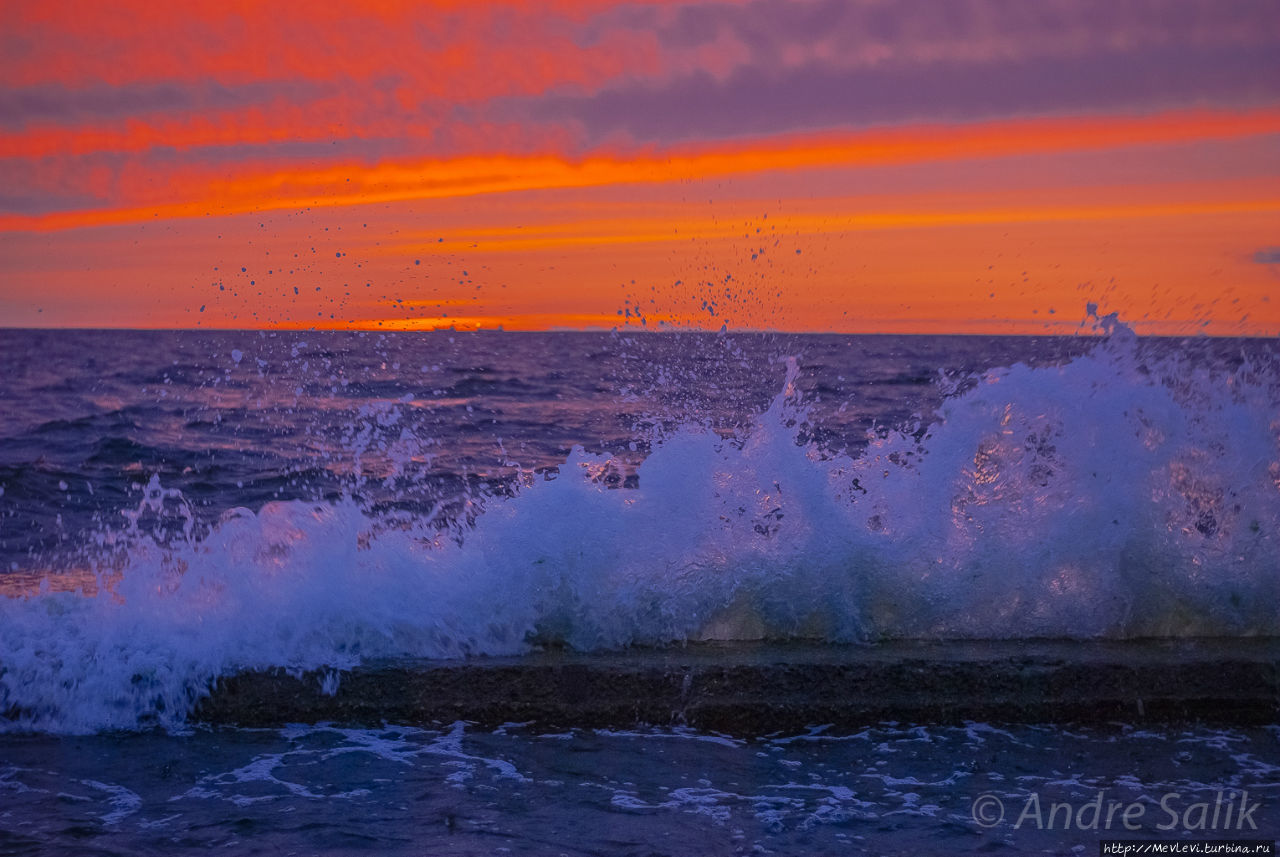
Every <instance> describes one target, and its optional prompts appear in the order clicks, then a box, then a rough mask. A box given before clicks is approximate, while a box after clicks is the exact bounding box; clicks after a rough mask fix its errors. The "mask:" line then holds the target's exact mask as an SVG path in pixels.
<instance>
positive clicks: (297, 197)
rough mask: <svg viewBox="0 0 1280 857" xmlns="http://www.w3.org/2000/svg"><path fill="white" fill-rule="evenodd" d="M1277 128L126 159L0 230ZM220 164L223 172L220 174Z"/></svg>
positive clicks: (1273, 114) (1180, 124) (1022, 124)
mask: <svg viewBox="0 0 1280 857" xmlns="http://www.w3.org/2000/svg"><path fill="white" fill-rule="evenodd" d="M1276 133H1280V111H1274V110H1265V111H1253V112H1229V113H1228V112H1211V111H1179V112H1172V113H1166V114H1160V115H1156V116H1152V117H1145V118H1127V119H1121V118H1115V117H1091V118H1089V117H1087V118H1055V119H1036V120H1009V121H1000V122H985V123H974V124H970V125H960V126H954V125H923V126H915V127H908V128H893V129H885V130H877V131H870V132H865V133H861V134H840V135H832V134H826V135H811V136H798V137H796V136H793V137H782V138H777V137H774V138H766V139H761V140H753V141H749V142H745V143H732V144H718V145H702V146H688V147H683V148H680V149H672V150H667V151H641V152H619V153H614V154H610V153H604V152H601V153H595V154H592V155H590V156H588V157H584V158H582V159H578V160H573V159H569V158H566V157H565V156H563V155H550V154H548V155H529V156H515V155H476V156H469V157H461V158H453V159H447V160H430V161H416V162H413V161H408V162H390V163H381V164H373V165H369V164H365V163H355V162H348V163H341V164H327V165H324V166H321V167H313V168H302V167H297V166H291V165H288V164H280V163H244V164H236V165H230V166H219V167H217V168H214V167H211V166H209V167H203V168H192V167H184V168H183V169H181V170H172V171H170V172H168V173H164V172H157V171H156V170H153V169H144V168H143V167H142V166H141V165H135V166H133V167H130V168H128V169H126V170H123V171H122V172H121V173H120V174H119V175H114V176H104V177H102V179H101V181H102V182H103V185H102V187H101V188H100V192H102V193H104V194H106V193H114V194H115V195H116V196H117V197H118V204H117V205H115V206H112V207H103V208H95V209H83V210H77V211H62V212H54V213H50V214H44V215H16V214H15V215H5V216H0V229H6V230H31V231H47V230H58V229H68V228H76V227H83V226H97V225H103V224H110V223H128V222H136V221H141V220H151V219H154V218H172V217H203V216H208V215H228V214H238V213H247V212H260V211H269V210H288V209H302V208H308V207H316V206H319V207H324V206H348V205H367V204H374V203H389V202H401V201H409V200H427V199H440V198H449V197H461V196H470V195H477V194H490V193H505V192H516V191H529V190H545V189H564V188H583V187H601V186H607V185H626V184H644V183H664V182H677V181H681V180H688V179H695V178H706V177H715V176H721V175H734V174H751V173H762V172H770V171H778V170H793V169H806V168H819V167H833V166H841V167H864V166H877V165H887V164H903V163H921V162H937V161H957V160H966V159H981V158H995V157H1000V156H1008V155H1025V154H1035V153H1048V152H1068V151H1091V150H1101V149H1109V148H1117V147H1124V146H1132V145H1142V144H1152V143H1178V142H1188V141H1196V140H1222V139H1233V138H1241V137H1250V136H1259V135H1267V134H1276ZM228 171H231V173H230V175H228Z"/></svg>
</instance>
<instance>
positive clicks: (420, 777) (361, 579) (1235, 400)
mask: <svg viewBox="0 0 1280 857" xmlns="http://www.w3.org/2000/svg"><path fill="white" fill-rule="evenodd" d="M1112 327H1113V330H1112V335H1111V336H1110V337H1103V338H1095V337H1085V338H1078V339H1072V338H1067V339H1061V338H1041V339H1030V338H984V337H892V336H885V337H880V336H877V337H848V336H781V335H714V334H651V335H625V334H618V333H574V334H569V333H556V334H512V333H489V334H460V333H449V332H438V333H431V334H354V333H350V334H349V333H257V332H236V333H206V332H200V333H195V332H183V333H167V332H61V331H59V332H53V331H50V332H32V331H3V332H0V357H2V358H3V360H4V364H3V365H5V366H6V367H7V371H6V373H5V374H4V375H3V377H0V492H2V493H0V568H3V569H4V571H2V572H0V587H2V588H3V591H4V593H5V594H4V595H3V596H0V726H2V729H3V731H4V732H5V733H7V734H6V735H5V737H4V738H3V740H2V741H0V852H3V853H32V854H35V853H66V852H77V853H104V854H107V853H110V854H114V853H120V854H123V853H130V854H132V853H150V852H155V853H187V852H195V851H205V850H207V849H209V848H223V849H230V851H231V852H233V853H251V852H271V853H277V852H279V853H302V854H309V853H351V852H353V851H370V852H373V853H404V854H420V853H445V854H479V853H484V854H489V853H525V854H543V853H553V854H554V853H565V854H601V853H604V854H691V853H696V854H747V853H789V854H797V853H819V854H834V853H855V854H918V853H973V852H987V851H995V852H1003V853H1010V854H1020V853H1076V852H1075V851H1073V849H1078V848H1079V847H1083V848H1084V849H1085V850H1084V852H1082V853H1093V851H1094V850H1095V849H1096V843H1097V841H1098V840H1099V839H1101V838H1124V837H1125V836H1129V835H1131V834H1130V833H1129V832H1121V835H1120V836H1119V837H1114V836H1113V837H1107V836H1103V835H1102V834H1103V832H1105V831H1099V830H1085V831H1080V830H1071V831H1068V830H1063V829H1062V828H1061V826H1059V827H1057V828H1054V829H1044V828H1043V827H1042V826H1041V825H1037V824H1036V823H1035V822H1034V820H1032V821H1029V822H1027V823H1024V824H1022V825H1018V826H1015V825H1014V823H1013V822H1014V820H1015V819H1016V814H1018V813H1021V812H1022V811H1023V810H1024V809H1026V807H1027V806H1028V804H1027V801H1028V800H1030V799H1031V796H1032V795H1033V794H1034V795H1036V796H1037V797H1038V799H1039V800H1042V801H1043V802H1044V804H1045V808H1046V811H1047V807H1048V805H1049V804H1050V803H1051V802H1054V801H1056V802H1068V803H1072V804H1073V806H1074V807H1075V808H1076V809H1079V808H1080V805H1082V804H1083V803H1087V802H1088V801H1091V800H1093V799H1094V798H1095V797H1096V795H1097V794H1098V793H1099V792H1100V791H1101V792H1104V793H1105V795H1104V797H1105V799H1106V800H1107V801H1112V800H1116V801H1121V802H1122V803H1124V804H1125V805H1128V804H1130V803H1133V802H1138V803H1140V804H1142V805H1143V806H1145V807H1146V810H1145V811H1146V812H1147V815H1146V816H1145V819H1146V821H1145V822H1144V824H1145V826H1144V827H1142V828H1141V831H1139V832H1138V833H1134V834H1132V835H1133V836H1141V835H1146V834H1149V835H1152V836H1161V837H1164V838H1170V837H1173V838H1182V839H1184V840H1185V839H1193V838H1197V837H1200V838H1205V837H1203V836H1202V834H1204V833H1205V831H1204V830H1197V829H1195V826H1194V824H1190V823H1189V821H1188V818H1187V817H1184V816H1182V815H1179V816H1178V821H1177V824H1175V825H1174V826H1173V827H1172V828H1170V829H1169V830H1161V829H1159V828H1157V826H1156V825H1158V824H1160V823H1162V822H1164V821H1166V820H1167V819H1166V816H1165V815H1164V814H1162V812H1161V800H1162V799H1164V798H1165V797H1166V796H1167V795H1171V794H1172V795H1176V797H1173V798H1168V801H1167V805H1168V806H1171V807H1173V808H1174V809H1176V810H1177V812H1178V813H1182V812H1184V811H1186V810H1187V809H1188V808H1189V807H1190V806H1192V805H1194V804H1195V803H1196V802H1197V801H1199V800H1202V799H1204V800H1208V801H1210V802H1214V801H1217V802H1218V804H1221V802H1222V801H1223V800H1226V801H1237V802H1239V803H1243V802H1245V798H1244V796H1243V794H1242V793H1243V792H1248V795H1249V797H1248V800H1250V801H1261V805H1260V808H1259V809H1258V810H1257V812H1256V813H1254V815H1253V816H1251V817H1252V818H1256V820H1257V822H1258V825H1259V832H1258V835H1259V836H1262V837H1264V838H1266V837H1270V838H1274V837H1275V836H1276V831H1277V824H1278V823H1280V809H1277V804H1276V801H1277V798H1278V797H1280V795H1277V788H1276V782H1277V781H1280V778H1278V777H1277V776H1276V773H1277V767H1276V760H1277V759H1280V746H1278V745H1277V732H1276V730H1275V729H1272V728H1262V729H1242V730H1230V731H1223V730H1211V729H1190V730H1182V729H1175V728H1166V729H1160V730H1152V731H1141V730H1136V729H1133V728H1129V727H1125V726H1122V725H1117V726H1115V727H1114V728H1109V729H1102V730H1097V729H1094V730H1084V731H1075V730H1070V729H1062V728H1039V727H1033V726H1022V727H1017V728H1013V729H1008V730H999V729H995V728H993V727H988V726H984V725H980V724H973V725H970V726H968V727H958V728H957V727H947V728H941V727H927V726H913V725H895V724H878V725H873V726H870V728H868V729H867V730H866V731H864V732H860V733H857V734H854V735H826V734H825V733H820V732H815V733H814V734H812V735H808V736H774V737H772V738H769V739H761V740H752V741H746V740H741V739H739V738H736V737H733V736H716V735H707V734H699V733H690V732H682V731H678V730H676V731H672V730H652V731H651V730H638V731H636V732H630V733H608V732H592V731H579V732H573V733H567V734H563V735H545V734H540V733H538V732H537V731H536V730H533V729H528V728H523V727H514V726H513V727H510V728H507V729H502V730H498V731H497V732H489V731H483V730H477V729H475V728H471V727H468V726H466V725H465V724H455V725H454V726H453V727H450V728H446V729H443V730H441V731H430V730H426V731H424V730H416V729H408V728H401V727H397V726H395V725H394V724H393V725H389V726H387V727H386V728H385V729H381V730H337V729H331V728H326V727H305V728H304V727H298V728H296V729H289V730H284V731H282V732H277V731H266V732H262V731H249V730H229V729H228V730H215V731H209V730H205V729H203V728H192V727H191V726H190V724H188V722H187V712H188V710H189V709H190V707H191V706H192V705H193V704H194V703H196V702H197V701H198V700H199V699H200V698H201V696H202V695H204V694H205V693H207V692H208V690H209V687H210V686H211V684H212V683H213V682H214V681H215V680H216V679H217V677H218V676H220V675H225V674H228V673H234V672H236V671H239V670H244V669H255V668H263V667H271V666H280V667H286V668H290V669H317V668H333V669H339V670H341V669H346V668H351V667H353V666H356V665H358V664H360V663H361V662H363V661H365V660H367V659H369V658H388V657H390V658H395V657H428V658H432V657H482V656H484V655H487V654H504V655H510V654H518V653H520V652H524V651H529V650H532V649H535V648H538V647H540V646H545V645H556V646H567V647H569V648H574V649H580V650H597V649H625V648H626V647H628V646H633V645H664V644H669V643H679V642H682V641H685V640H697V639H759V638H778V639H788V638H796V637H801V638H805V639H809V640H814V639H817V640H829V641H831V642H839V643H849V642H860V641H867V640H875V639H881V638H886V637H898V638H902V637H908V638H910V637H915V638H935V639H936V638H955V637H967V638H974V637H999V638H1006V639H1023V638H1034V637H1063V636H1066V637H1081V638H1109V639H1110V638H1127V637H1149V636H1196V635H1212V636H1219V637H1221V636H1226V637H1231V636H1242V635H1259V634H1262V635H1273V636H1274V635H1277V634H1280V560H1278V557H1280V545H1278V544H1277V535H1276V534H1277V532H1280V373H1278V372H1277V354H1278V349H1277V344H1276V342H1274V341H1221V340H1206V339H1200V340H1189V341H1173V340H1136V339H1135V338H1133V337H1132V336H1131V335H1129V334H1128V333H1127V331H1125V330H1124V329H1123V328H1122V327H1121V328H1116V327H1114V326H1112ZM984 795H989V796H994V797H995V798H996V799H998V800H999V801H1001V802H1002V806H1003V808H1004V809H1005V812H1006V813H1007V816H1006V817H1005V818H1003V819H1002V820H1000V821H999V822H997V823H995V824H994V825H992V826H989V827H988V826H985V823H986V822H987V821H989V816H987V815H980V816H979V817H976V818H975V816H974V814H973V804H974V801H975V800H977V799H979V798H980V797H983V796H984ZM1189 818H1190V821H1192V822H1193V821H1194V816H1192V817H1189ZM1202 826H1203V825H1202ZM1252 832H1253V831H1249V830H1243V831H1235V830H1233V831H1230V833H1231V834H1232V835H1246V834H1249V833H1252Z"/></svg>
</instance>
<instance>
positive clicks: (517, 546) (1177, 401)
mask: <svg viewBox="0 0 1280 857" xmlns="http://www.w3.org/2000/svg"><path fill="white" fill-rule="evenodd" d="M794 380H795V368H794V366H793V367H792V372H791V374H789V376H788V380H787V387H786V390H784V391H783V393H781V394H779V396H778V397H777V399H775V401H774V402H773V404H772V406H771V407H770V408H769V409H768V410H767V411H766V412H765V413H763V414H761V415H760V416H759V417H758V418H757V420H756V422H755V425H754V426H753V427H752V428H751V429H750V430H749V431H744V432H742V433H741V434H740V436H739V437H737V438H733V439H724V438H722V437H720V436H719V435H717V434H715V433H713V432H711V431H708V430H705V429H701V428H686V429H683V430H680V431H675V432H671V433H668V434H667V435H665V436H664V437H663V439H661V440H660V441H657V442H655V445H654V448H653V449H652V451H651V453H650V455H649V456H648V458H647V459H646V460H645V461H644V462H643V463H642V464H641V465H640V467H639V471H638V480H639V487H638V488H636V489H634V490H615V489H612V488H610V487H608V485H607V484H606V482H605V480H603V479H597V478H595V477H597V476H598V475H600V474H603V473H607V472H609V470H610V468H611V465H612V462H610V461H609V460H608V459H607V458H605V457H602V456H597V455H591V454H588V453H586V452H585V451H583V449H581V448H575V449H574V450H573V451H572V452H571V453H570V455H569V456H568V460H567V461H566V462H565V463H564V466H562V467H561V468H560V473H559V475H558V476H557V477H556V478H554V479H542V478H537V477H535V478H534V479H533V480H532V484H529V485H528V486H526V487H525V488H524V489H523V490H521V491H520V492H519V493H518V494H517V495H516V496H514V497H511V498H506V499H503V498H488V500H487V503H486V508H485V511H484V512H483V514H481V515H480V516H479V517H478V519H477V520H476V522H475V525H474V526H473V527H470V528H468V529H466V530H465V531H456V532H450V531H443V532H442V531H440V530H439V528H438V526H437V525H436V524H435V523H425V522H420V523H419V524H418V525H411V526H408V527H390V528H388V527H385V526H380V525H379V522H378V521H377V520H375V519H374V518H372V517H371V516H370V514H369V513H368V512H366V511H365V510H363V509H362V508H361V507H360V506H359V505H358V504H357V503H355V502H354V501H351V500H343V501H338V502H332V503H314V502H297V501H295V502H276V503H268V504H266V505H264V506H263V507H261V508H260V509H257V510H256V511H255V510H249V509H237V510H234V511H233V512H232V513H229V514H227V515H225V516H224V518H223V520H222V522H221V523H220V524H219V525H218V526H217V527H215V528H214V529H213V530H212V531H211V532H210V533H208V534H207V535H205V536H204V537H202V538H197V537H195V536H194V535H191V534H190V533H189V536H190V537H189V538H187V539H186V540H181V541H178V542H176V543H174V542H170V543H169V544H167V545H165V546H160V545H156V544H147V543H146V542H145V540H144V541H143V542H141V543H139V544H138V546H137V547H136V548H134V549H133V551H132V552H131V554H130V555H129V557H128V561H127V564H126V566H125V568H124V569H123V570H122V571H121V572H120V574H119V575H118V576H113V577H111V578H107V577H105V576H104V577H103V578H102V581H101V585H100V586H99V587H98V589H97V590H96V591H95V592H93V593H92V594H88V595H86V594H81V593H72V592H56V591H42V592H40V593H38V594H33V595H31V596H29V597H25V598H5V599H0V711H6V712H7V716H8V718H9V719H8V720H7V721H6V725H5V727H4V728H24V729H30V728H35V729H49V730H55V731H91V730H97V729H103V728H137V727H138V726H140V725H147V724H151V723H159V724H161V725H167V726H177V725H179V724H181V722H182V720H183V718H184V716H185V714H186V712H187V711H188V710H189V708H190V706H191V704H192V702H193V701H194V700H195V699H197V698H198V697H199V696H200V695H202V694H204V693H206V692H207V690H208V687H209V685H210V682H211V681H213V680H214V679H215V678H216V677H217V676H219V675H224V674H227V673H230V672H234V671H236V670H243V669H250V668H258V667H268V666H283V667H286V668H290V669H295V670H301V669H312V668H322V667H327V668H331V669H343V668H349V667H351V666H354V665H356V664H358V663H360V662H361V661H362V660H365V659H367V658H371V657H398V656H414V657H431V658H443V657H460V656H469V655H479V654H490V655H506V654H516V653H520V652H523V651H526V650H528V649H529V648H530V646H532V645H538V644H540V643H544V642H556V643H563V644H567V645H569V646H572V647H574V648H577V649H581V650H592V649H601V648H613V647H621V646H626V645H630V644H661V643H666V642H671V641H680V640H689V639H703V638H759V637H783V638H787V637H792V638H794V637H806V638H815V639H822V640H830V641H861V640H867V639H875V638H881V637H920V638H955V637H969V638H1025V637H1046V636H1047V637H1105V638H1125V637H1137V636H1162V635H1251V634H1280V569H1278V567H1277V557H1278V556H1280V545H1278V544H1277V542H1276V539H1277V535H1276V534H1277V532H1280V405H1278V399H1277V376H1276V370H1275V367H1274V366H1258V365H1252V364H1249V363H1246V364H1245V365H1244V366H1243V367H1241V368H1240V369H1238V370H1236V371H1234V372H1231V373H1228V372H1223V371H1219V372H1216V373H1215V372H1211V371H1210V370H1207V369H1201V368H1197V367H1195V366H1194V365H1192V364H1190V363H1184V362H1181V361H1179V360H1178V359H1177V358H1176V357H1167V358H1164V359H1162V360H1159V361H1152V360H1150V359H1147V360H1145V361H1144V359H1143V358H1142V357H1141V356H1140V351H1139V349H1138V347H1137V346H1136V345H1135V344H1134V343H1133V342H1132V341H1130V338H1129V337H1127V336H1125V335H1124V332H1123V331H1120V333H1119V334H1118V335H1116V336H1113V337H1112V339H1111V340H1110V341H1109V342H1107V343H1105V344H1103V345H1102V346H1100V347H1099V348H1097V349H1095V350H1094V351H1093V352H1092V353H1091V354H1088V355H1086V356H1083V357H1079V358H1077V359H1074V360H1072V361H1071V362H1069V363H1066V364H1065V365H1061V366H1052V367H1042V368H1029V367H1027V366H1023V365H1017V366H1013V367H1011V368H1006V369H999V370H993V371H990V372H987V373H985V374H984V375H982V376H980V377H978V378H976V379H974V383H972V384H971V385H969V386H968V387H967V388H965V389H963V390H960V391H958V392H956V393H954V394H953V395H952V396H950V397H949V398H948V399H947V401H946V402H945V404H944V406H943V407H942V409H941V411H940V413H939V414H938V416H937V417H936V419H934V420H933V422H932V423H931V424H929V425H927V426H925V427H923V428H922V430H921V431H914V432H912V431H904V432H900V433H890V434H888V435H887V436H883V437H881V436H877V437H874V438H873V439H872V440H871V443H870V445H869V446H868V447H867V448H866V449H865V451H863V452H862V453H861V454H859V455H858V456H857V457H846V456H831V455H828V454H825V453H823V452H822V451H821V450H819V449H818V448H817V447H814V446H811V445H804V444H799V443H797V441H796V437H797V432H798V428H797V426H798V425H800V424H802V422H803V418H804V413H803V403H801V402H799V401H797V398H796V396H795V394H794V389H793V387H794V384H793V382H794ZM357 434H358V433H357ZM149 503H150V504H156V503H168V504H170V505H173V504H177V505H178V507H179V509H180V508H181V504H182V499H181V498H180V497H176V496H173V492H171V491H167V490H166V489H164V487H163V486H162V485H160V484H159V482H158V481H153V483H152V485H151V486H150V488H149V490H148V492H147V499H146V500H144V505H143V507H142V508H140V509H139V515H140V516H141V515H144V514H145V513H146V512H147V511H148V508H147V504H149ZM135 520H136V519H135ZM327 675H328V676H330V679H326V680H327V681H329V682H330V684H332V685H335V686H336V684H337V682H336V680H333V679H332V677H333V676H334V675H335V674H334V673H328V674H327Z"/></svg>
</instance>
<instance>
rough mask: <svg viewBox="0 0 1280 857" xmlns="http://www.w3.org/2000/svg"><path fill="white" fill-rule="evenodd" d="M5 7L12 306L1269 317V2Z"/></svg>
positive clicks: (630, 319)
mask: <svg viewBox="0 0 1280 857" xmlns="http://www.w3.org/2000/svg"><path fill="white" fill-rule="evenodd" d="M0 14H2V15H3V21H4V25H3V27H2V28H0V326H6V327H128V328H138V327H142V328H169V327H179V328H188V327H203V328H271V327H286V328H311V327H318V328H340V329H348V328H362V329H408V330H428V329H436V328H442V327H451V326H453V327H457V328H460V329H470V328H484V329H495V328H498V327H502V328H504V329H508V330H512V329H560V328H612V327H615V326H618V327H622V326H627V327H634V328H638V329H664V328H666V327H668V326H672V325H674V326H680V327H698V328H710V329H720V328H721V327H722V326H723V327H726V328H728V329H731V330H737V329H779V330H791V331H838V332H915V333H937V332H956V333H1019V334H1021V333H1038V332H1045V331H1051V332H1072V331H1074V330H1077V329H1079V328H1080V327H1081V324H1082V322H1083V321H1084V317H1085V307H1086V305H1087V304H1089V303H1091V302H1092V303H1096V304H1097V305H1098V306H1099V307H1100V310H1101V311H1102V312H1118V313H1119V314H1120V316H1121V318H1123V319H1124V320H1126V321H1128V322H1130V323H1131V324H1133V325H1134V326H1135V327H1136V328H1137V329H1138V330H1139V331H1140V332H1146V333H1168V334H1194V333H1208V334H1214V335H1228V336H1237V335H1255V336H1277V335H1280V5H1277V4H1276V2H1275V0H1159V2H1156V0H1036V2H1027V0H928V2H926V0H806V1H805V2H779V0H744V2H715V3H702V2H699V3H685V2H661V3H658V2H609V0H583V2H569V0H546V2H537V0H534V2H521V3H478V2H453V0H438V2H412V3H410V2H397V0H368V2H347V0H327V2H325V3H311V2H241V0H217V2H204V0H191V2H187V1H186V0H173V2H168V3H157V2H154V0H113V2H112V3H109V4H108V3H98V2H70V0H41V2H39V3H30V2H12V0H0ZM1273 296H1274V297H1273Z"/></svg>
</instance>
